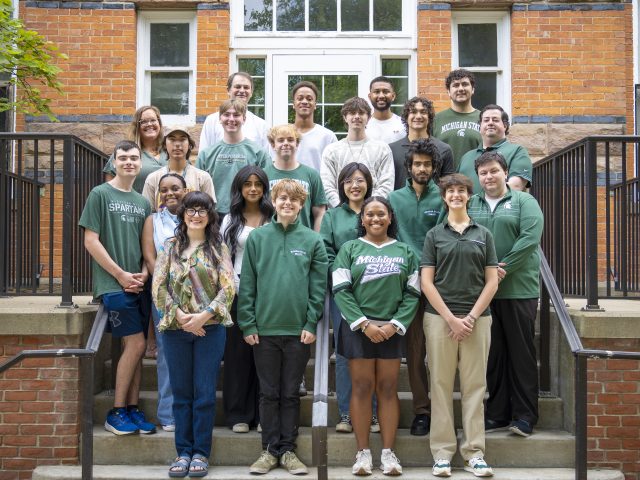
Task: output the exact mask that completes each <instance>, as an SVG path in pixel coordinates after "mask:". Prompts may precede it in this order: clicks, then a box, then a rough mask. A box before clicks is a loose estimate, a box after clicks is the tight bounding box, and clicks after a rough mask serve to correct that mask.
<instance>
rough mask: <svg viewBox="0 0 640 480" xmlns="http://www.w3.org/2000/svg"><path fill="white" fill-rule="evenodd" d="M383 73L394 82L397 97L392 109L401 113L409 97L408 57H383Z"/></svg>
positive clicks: (398, 113)
mask: <svg viewBox="0 0 640 480" xmlns="http://www.w3.org/2000/svg"><path fill="white" fill-rule="evenodd" d="M382 75H384V76H385V77H387V78H388V79H389V80H391V81H392V82H393V88H394V89H395V91H396V99H395V101H394V102H393V104H392V105H391V111H392V112H393V113H395V114H397V115H400V114H402V108H403V107H404V103H405V102H406V101H407V100H408V99H409V60H408V59H406V58H384V59H382Z"/></svg>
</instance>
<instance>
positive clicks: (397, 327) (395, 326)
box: [391, 323, 400, 333]
mask: <svg viewBox="0 0 640 480" xmlns="http://www.w3.org/2000/svg"><path fill="white" fill-rule="evenodd" d="M391 325H392V326H393V328H395V329H396V333H398V332H399V331H400V326H399V325H394V324H393V323H392V324H391Z"/></svg>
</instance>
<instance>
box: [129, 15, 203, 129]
mask: <svg viewBox="0 0 640 480" xmlns="http://www.w3.org/2000/svg"><path fill="white" fill-rule="evenodd" d="M195 66H196V17H195V12H141V13H140V16H139V23H138V95H137V98H138V105H155V106H156V107H158V108H159V109H160V112H161V113H162V118H163V121H164V123H165V124H170V123H194V122H195V82H196V67H195Z"/></svg>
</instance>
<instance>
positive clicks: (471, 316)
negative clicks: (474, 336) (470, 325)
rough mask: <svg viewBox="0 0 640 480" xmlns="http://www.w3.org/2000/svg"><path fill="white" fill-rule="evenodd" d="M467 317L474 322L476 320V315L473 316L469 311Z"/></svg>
mask: <svg viewBox="0 0 640 480" xmlns="http://www.w3.org/2000/svg"><path fill="white" fill-rule="evenodd" d="M467 317H469V318H471V320H473V321H474V322H477V321H478V319H477V318H476V317H474V316H473V315H472V314H471V312H469V313H467Z"/></svg>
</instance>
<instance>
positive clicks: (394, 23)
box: [373, 0, 402, 32]
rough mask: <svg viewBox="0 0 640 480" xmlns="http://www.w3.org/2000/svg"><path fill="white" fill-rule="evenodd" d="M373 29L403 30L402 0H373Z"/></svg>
mask: <svg viewBox="0 0 640 480" xmlns="http://www.w3.org/2000/svg"><path fill="white" fill-rule="evenodd" d="M373 29H374V30H376V31H391V32H393V31H396V32H399V31H401V30H402V0H373Z"/></svg>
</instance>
